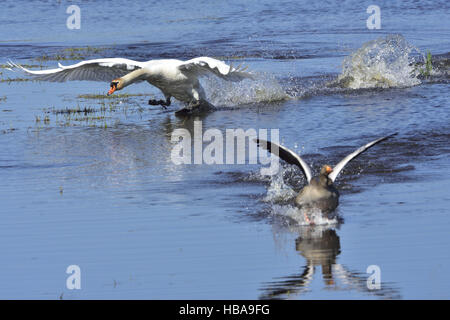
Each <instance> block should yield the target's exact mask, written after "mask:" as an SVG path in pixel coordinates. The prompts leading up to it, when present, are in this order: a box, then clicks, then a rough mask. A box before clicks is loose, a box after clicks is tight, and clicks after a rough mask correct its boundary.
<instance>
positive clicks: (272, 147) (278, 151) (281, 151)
mask: <svg viewBox="0 0 450 320" xmlns="http://www.w3.org/2000/svg"><path fill="white" fill-rule="evenodd" d="M254 141H255V142H256V143H257V144H258V146H259V147H261V148H263V149H266V150H267V151H269V152H271V153H273V154H275V155H277V156H279V157H280V158H281V159H283V160H284V161H286V162H287V163H290V164H295V165H296V166H298V167H300V169H302V171H303V173H304V174H305V177H306V180H308V182H310V181H311V179H312V174H311V168H310V167H309V166H308V165H307V164H306V162H305V161H303V159H302V158H300V156H299V155H298V154H296V153H295V152H294V151H292V150H289V149H288V148H286V147H283V146H280V145H278V144H276V143H273V142H270V141H266V140H262V139H255V140H254Z"/></svg>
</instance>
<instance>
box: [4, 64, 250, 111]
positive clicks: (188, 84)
mask: <svg viewBox="0 0 450 320" xmlns="http://www.w3.org/2000/svg"><path fill="white" fill-rule="evenodd" d="M10 65H11V66H13V67H17V68H20V69H21V70H22V71H23V72H25V73H26V74H29V75H32V76H34V77H36V79H39V80H46V81H55V82H63V81H70V80H91V81H109V82H111V84H110V87H111V89H110V90H109V92H108V94H112V93H113V92H114V91H116V90H121V89H123V88H125V87H126V86H128V85H130V84H132V83H135V82H140V81H147V82H148V83H149V84H151V85H153V86H155V87H157V88H158V89H160V90H161V91H162V93H163V94H164V97H165V100H150V101H149V104H152V105H162V106H168V105H170V98H171V97H174V98H175V99H177V100H179V101H181V102H184V103H185V104H186V105H187V106H188V108H190V109H192V108H195V107H198V106H200V105H201V104H209V102H207V101H206V96H205V91H204V90H203V88H202V86H201V84H200V81H199V78H200V77H202V76H204V75H206V74H214V75H216V76H218V77H220V78H222V79H224V80H227V81H241V80H243V79H246V78H253V75H252V74H251V73H249V72H245V68H240V67H237V68H234V67H232V66H229V65H227V64H226V63H224V62H222V61H220V60H216V59H213V58H209V57H199V58H194V59H191V60H188V61H182V60H176V59H163V60H150V61H147V62H140V61H133V60H130V59H123V58H107V59H94V60H86V61H82V62H79V63H77V64H74V65H70V66H63V65H61V64H58V66H59V67H58V68H56V69H48V70H39V71H34V70H28V69H26V68H24V67H22V66H20V65H17V64H14V63H12V62H10Z"/></svg>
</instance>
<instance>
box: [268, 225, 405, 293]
mask: <svg viewBox="0 0 450 320" xmlns="http://www.w3.org/2000/svg"><path fill="white" fill-rule="evenodd" d="M296 232H298V233H299V234H300V236H299V237H298V238H297V239H296V240H295V250H296V251H298V253H299V254H300V255H302V256H303V257H304V258H305V259H306V265H305V266H304V267H303V268H302V272H301V273H296V274H293V275H289V276H285V277H281V278H280V280H275V281H271V282H269V283H266V284H265V286H264V287H263V288H262V291H263V293H262V294H261V296H260V298H261V299H288V298H295V297H296V296H298V295H301V294H304V293H305V292H307V291H309V290H311V288H310V283H311V281H312V280H313V278H314V274H315V272H316V269H317V268H318V267H320V268H321V271H322V279H323V282H324V284H325V289H327V290H329V289H333V290H357V291H360V292H363V293H367V294H370V295H375V296H379V297H381V298H384V299H398V298H400V296H399V294H398V292H397V291H396V290H395V289H393V288H391V287H389V284H387V283H383V282H382V283H381V289H379V290H369V289H368V288H367V277H368V276H369V274H365V273H358V272H351V271H349V270H348V269H347V268H346V267H344V266H343V265H341V264H339V263H337V256H338V255H339V254H340V253H341V245H340V240H339V236H338V235H337V233H336V230H335V229H334V228H332V227H329V226H301V227H297V228H296Z"/></svg>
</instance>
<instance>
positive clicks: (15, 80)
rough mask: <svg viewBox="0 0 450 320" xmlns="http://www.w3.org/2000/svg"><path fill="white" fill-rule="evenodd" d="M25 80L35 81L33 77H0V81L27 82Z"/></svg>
mask: <svg viewBox="0 0 450 320" xmlns="http://www.w3.org/2000/svg"><path fill="white" fill-rule="evenodd" d="M27 81H35V79H31V78H6V79H0V83H11V82H27Z"/></svg>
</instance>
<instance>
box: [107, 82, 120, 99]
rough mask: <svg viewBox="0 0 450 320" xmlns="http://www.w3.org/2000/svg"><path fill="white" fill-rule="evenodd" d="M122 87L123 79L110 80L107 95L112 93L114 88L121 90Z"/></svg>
mask: <svg viewBox="0 0 450 320" xmlns="http://www.w3.org/2000/svg"><path fill="white" fill-rule="evenodd" d="M122 88H123V80H122V79H120V78H118V79H114V80H113V81H111V84H110V89H109V91H108V96H109V95H111V94H113V93H114V91H116V90H121V89H122Z"/></svg>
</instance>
